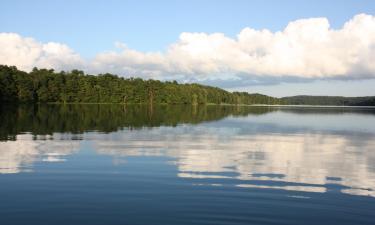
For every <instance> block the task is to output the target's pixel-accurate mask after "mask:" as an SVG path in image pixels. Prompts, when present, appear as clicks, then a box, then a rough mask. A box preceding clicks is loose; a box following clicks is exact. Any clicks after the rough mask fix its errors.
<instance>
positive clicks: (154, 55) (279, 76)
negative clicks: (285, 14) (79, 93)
mask: <svg viewBox="0 0 375 225" xmlns="http://www.w3.org/2000/svg"><path fill="white" fill-rule="evenodd" d="M0 44H1V46H5V48H4V47H2V48H1V49H0V60H1V62H2V63H4V62H5V64H12V65H17V66H18V67H20V68H21V69H25V70H30V68H32V67H33V66H39V67H52V68H55V69H67V68H68V69H69V68H72V67H78V68H82V69H84V70H86V71H88V72H91V73H103V72H112V73H116V74H119V75H125V76H141V77H144V78H155V79H177V80H181V81H200V82H210V81H212V82H216V83H225V82H226V81H230V82H231V83H232V84H241V83H246V84H247V85H249V84H264V83H278V82H291V81H292V82H293V80H295V81H299V82H301V81H307V80H314V79H365V78H375V63H373V62H374V61H375V17H374V16H372V15H366V14H359V15H356V16H354V17H353V18H352V19H351V20H349V21H348V22H346V23H345V24H344V25H343V26H342V27H341V28H340V29H332V28H330V24H329V21H328V20H327V19H326V18H310V19H300V20H296V21H292V22H290V23H289V24H288V25H287V26H286V27H285V29H283V30H282V31H277V32H272V31H270V30H267V29H263V30H255V29H252V28H244V29H243V30H242V31H240V33H239V34H238V35H237V37H236V38H230V37H227V36H225V35H224V34H222V33H212V34H207V33H182V34H181V35H180V37H179V39H178V40H177V41H176V42H175V43H172V44H170V45H169V47H168V48H167V49H166V50H165V51H163V52H141V51H137V50H134V49H130V48H128V47H127V46H126V45H125V44H122V43H117V44H116V46H117V49H116V50H114V51H108V52H103V53H99V54H97V55H96V56H95V57H94V58H93V59H92V60H86V61H84V60H83V59H81V58H80V56H79V55H77V54H76V53H75V52H74V51H73V50H71V49H70V48H69V47H67V46H66V45H63V44H59V43H47V44H42V43H39V42H37V41H35V40H34V39H31V38H23V37H21V36H19V35H17V34H0Z"/></svg>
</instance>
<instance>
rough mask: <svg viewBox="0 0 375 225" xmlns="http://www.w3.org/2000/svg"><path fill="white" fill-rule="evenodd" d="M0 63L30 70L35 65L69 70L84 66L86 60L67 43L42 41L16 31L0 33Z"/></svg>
mask: <svg viewBox="0 0 375 225" xmlns="http://www.w3.org/2000/svg"><path fill="white" fill-rule="evenodd" d="M0 46H1V48H0V63H1V64H6V65H14V66H17V67H18V68H19V69H21V70H25V71H30V70H32V68H33V67H40V68H51V69H56V70H69V69H74V68H82V66H83V64H84V61H83V60H82V58H81V57H80V56H79V55H78V54H77V53H75V52H74V51H73V50H72V49H70V48H69V47H68V46H67V45H64V44H60V43H56V42H48V43H45V44H43V43H41V42H38V41H36V40H35V39H33V38H28V37H22V36H20V35H19V34H15V33H0Z"/></svg>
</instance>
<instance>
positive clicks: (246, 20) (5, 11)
mask: <svg viewBox="0 0 375 225" xmlns="http://www.w3.org/2000/svg"><path fill="white" fill-rule="evenodd" d="M0 8H1V9H2V10H1V14H0V64H7V65H16V66H17V67H18V68H19V69H22V70H25V71H29V70H31V69H32V68H33V67H34V66H36V67H40V68H53V69H55V70H71V69H81V70H84V71H85V72H87V73H91V74H99V73H105V72H110V73H114V74H118V75H120V76H125V77H130V76H133V77H142V78H145V79H149V78H152V79H160V80H177V81H179V82H198V83H202V84H208V85H215V86H218V87H221V88H225V89H227V90H230V91H235V90H240V91H248V92H259V93H263V94H269V95H272V96H278V97H280V96H291V95H299V94H309V95H344V96H364V95H375V88H373V87H375V63H373V62H375V1H371V0H369V1H365V0H363V1H358V0H353V1H349V0H340V1H338V0H336V1H335V0H332V1H320V0H317V1H301V0H300V1H295V0H293V1H292V0H289V1H288V0H284V1H278V0H274V1H271V0H262V1H251V0H247V1H240V0H231V1H229V0H228V1H225V0H221V1H220V0H216V1H210V0H200V1H195V0H191V1H183V0H181V1H179V0H175V1H161V0H160V1H151V0H150V1H144V0H143V1H142V0H138V1H110V0H107V1H80V0H75V1H69V0H65V1H59V0H55V1H37V0H36V1H26V0H24V1H18V0H12V1H7V0H2V1H0ZM373 64H374V65H373Z"/></svg>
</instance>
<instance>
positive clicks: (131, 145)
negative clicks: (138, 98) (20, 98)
mask: <svg viewBox="0 0 375 225" xmlns="http://www.w3.org/2000/svg"><path fill="white" fill-rule="evenodd" d="M50 107H51V106H46V108H43V107H39V108H37V109H35V108H33V109H32V110H30V109H28V108H23V109H18V108H17V109H11V110H10V109H9V110H8V109H7V110H5V111H3V112H2V115H3V116H2V117H1V118H2V125H0V131H1V137H2V139H1V141H0V224H1V225H3V224H4V225H12V224H46V225H47V224H48V225H50V224H64V225H65V224H103V225H110V224H148V225H149V224H173V225H177V224H340V225H343V224H375V126H374V125H375V110H374V109H351V108H345V109H340V108H339V109H329V108H327V109H324V108H323V109H314V108H265V109H261V110H260V109H259V108H255V107H253V108H252V107H247V108H241V109H238V108H228V109H227V108H225V107H221V108H217V109H212V108H210V109H206V108H204V109H198V110H197V109H190V108H189V109H186V110H185V109H182V110H180V109H179V110H176V109H173V108H163V109H148V108H147V107H146V108H135V109H121V110H124V111H121V110H120V111H117V109H111V110H110V111H106V110H108V109H107V108H106V107H107V106H98V107H99V109H98V108H96V109H95V110H96V111H95V113H92V112H93V111H94V109H92V108H88V109H86V108H84V109H82V108H79V109H77V108H67V109H65V108H63V109H61V108H57V109H56V108H50ZM54 107H57V106H54ZM88 107H89V106H88ZM91 107H92V106H91ZM101 107H104V108H101ZM176 107H177V106H176ZM212 107H213V106H212ZM12 110H13V111H12ZM30 111H33V112H34V113H32V114H29V112H30ZM7 112H9V113H7ZM89 113H92V114H93V115H91V114H89ZM82 115H83V116H82ZM141 115H145V116H144V117H142V116H141ZM164 115H169V116H164ZM213 115H215V116H213ZM137 118H139V119H137ZM56 124H59V125H58V126H56ZM108 124H111V126H109V125H108ZM107 125H108V126H107Z"/></svg>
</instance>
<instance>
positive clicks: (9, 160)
mask: <svg viewBox="0 0 375 225" xmlns="http://www.w3.org/2000/svg"><path fill="white" fill-rule="evenodd" d="M39 138H40V139H44V140H34V139H33V136H32V135H30V134H21V135H17V140H16V141H7V142H0V174H6V173H19V172H25V171H29V170H30V168H31V165H32V164H33V163H35V162H37V161H44V162H60V161H64V156H66V155H69V154H73V153H74V152H76V151H77V150H78V149H79V143H78V142H71V141H65V140H50V139H51V138H52V137H51V136H44V137H39ZM48 139H49V140H48Z"/></svg>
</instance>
